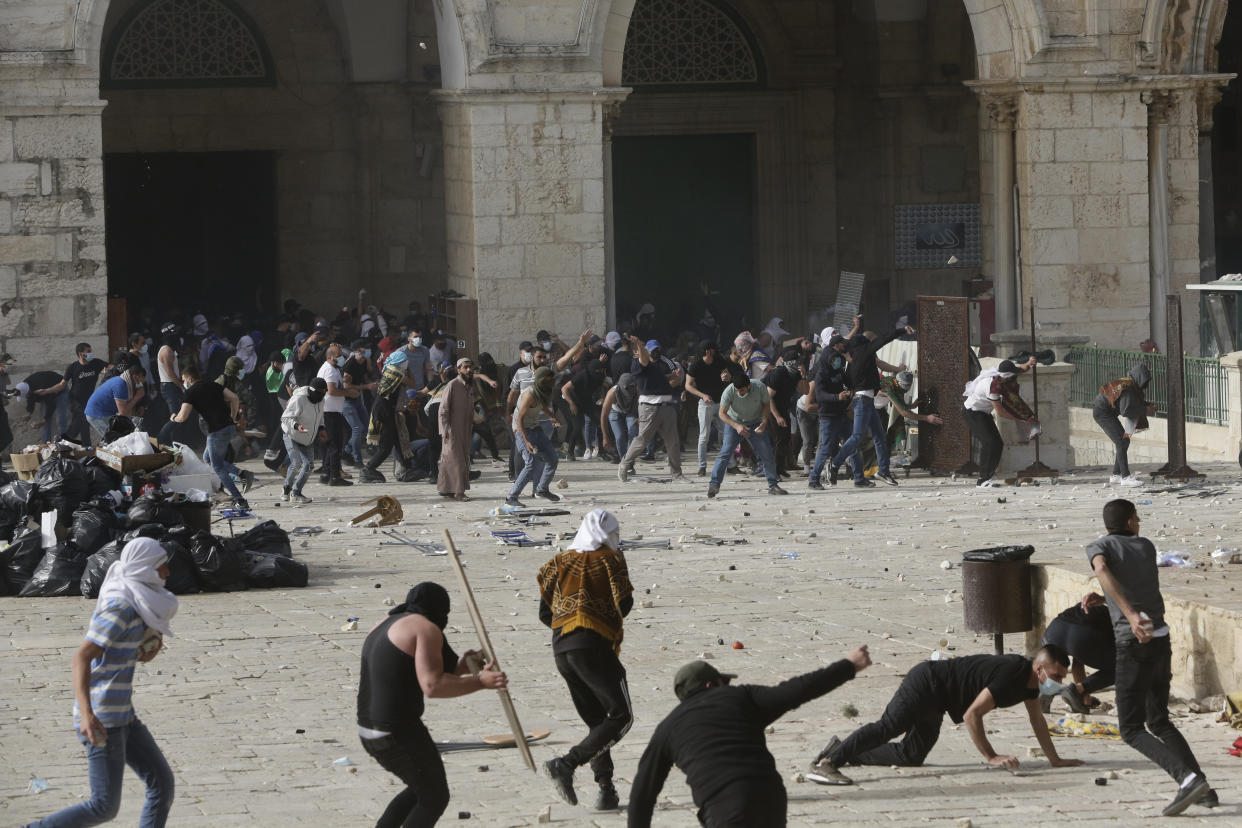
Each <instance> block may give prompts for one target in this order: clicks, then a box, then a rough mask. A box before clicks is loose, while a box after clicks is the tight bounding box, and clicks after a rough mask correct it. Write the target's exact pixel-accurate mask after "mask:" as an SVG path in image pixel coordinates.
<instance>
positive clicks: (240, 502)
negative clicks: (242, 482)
mask: <svg viewBox="0 0 1242 828" xmlns="http://www.w3.org/2000/svg"><path fill="white" fill-rule="evenodd" d="M233 508H234V509H241V510H242V511H244V512H249V511H250V504H249V503H247V502H246V498H244V497H235V498H233Z"/></svg>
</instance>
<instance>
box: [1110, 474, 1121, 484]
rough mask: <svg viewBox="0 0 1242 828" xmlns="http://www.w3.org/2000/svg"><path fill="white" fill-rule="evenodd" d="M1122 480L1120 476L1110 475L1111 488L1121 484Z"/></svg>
mask: <svg viewBox="0 0 1242 828" xmlns="http://www.w3.org/2000/svg"><path fill="white" fill-rule="evenodd" d="M1121 480H1122V477H1121V475H1119V474H1110V475H1109V476H1108V485H1110V486H1116V485H1117V484H1118V483H1120V482H1121Z"/></svg>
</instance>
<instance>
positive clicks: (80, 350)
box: [57, 342, 108, 445]
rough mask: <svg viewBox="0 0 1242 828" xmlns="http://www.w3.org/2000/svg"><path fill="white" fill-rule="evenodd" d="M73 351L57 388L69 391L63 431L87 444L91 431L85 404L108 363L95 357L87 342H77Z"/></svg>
mask: <svg viewBox="0 0 1242 828" xmlns="http://www.w3.org/2000/svg"><path fill="white" fill-rule="evenodd" d="M74 352H75V354H76V356H77V358H76V359H74V361H73V362H71V363H69V365H68V367H66V368H65V374H64V379H63V380H61V384H62V387H59V388H58V389H57V390H58V391H59V390H68V392H69V428H68V429H67V430H66V431H65V433H66V434H67V435H68V436H69V437H71V438H72V439H74V440H77V441H78V442H79V443H82V444H84V445H89V444H90V441H91V432H90V426H89V425H88V424H87V422H86V404H87V403H88V402H89V401H90V398H91V394H92V393H93V392H94V390H95V383H96V382H97V381H98V380H99V375H100V374H102V373H103V371H104V369H105V368H107V367H108V363H106V362H104V361H103V360H102V359H96V358H95V355H94V354H93V353H92V352H91V346H90V343H88V342H79V343H78V345H77V347H76V348H75V350H74Z"/></svg>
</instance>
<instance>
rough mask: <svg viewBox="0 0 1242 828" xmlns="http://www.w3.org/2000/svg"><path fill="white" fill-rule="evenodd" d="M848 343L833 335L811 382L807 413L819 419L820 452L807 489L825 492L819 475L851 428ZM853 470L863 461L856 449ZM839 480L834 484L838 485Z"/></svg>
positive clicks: (820, 358) (817, 453) (852, 461)
mask: <svg viewBox="0 0 1242 828" xmlns="http://www.w3.org/2000/svg"><path fill="white" fill-rule="evenodd" d="M845 345H846V340H845V338H844V337H841V336H833V337H832V338H831V339H830V340H829V341H828V344H827V346H826V347H825V348H824V352H823V353H822V354H820V357H819V360H818V362H817V363H816V365H817V368H816V372H815V379H814V380H813V381H812V382H811V387H810V390H809V391H808V392H807V396H808V397H809V398H810V401H809V402H808V403H807V410H808V411H812V412H815V413H816V414H818V416H819V451H818V452H816V454H815V464H814V465H813V466H812V467H811V479H810V481H809V482H808V483H807V486H808V488H811V489H823V488H824V486H823V484H822V483H821V482H820V476H821V475H822V474H823V471H824V464H825V463H826V462H827V461H828V458H829V457H831V456H833V455H834V454H836V451H837V446H838V445H840V443H842V442H843V441H844V440H845V439H846V438H847V437H849V433H850V429H851V428H852V425H851V423H850V417H849V413H848V412H849V405H850V404H849V399H850V397H851V395H852V394H853V392H852V391H850V389H849V386H848V385H847V384H846V376H845V369H846V367H847V366H846V361H845ZM849 461H850V466H851V468H856V467H858V466H860V465H861V464H862V458H861V457H860V456H859V453H858V450H857V449H855V450H854V452H853V454H851V455H850V458H849ZM836 482H837V481H836V478H835V477H833V478H832V484H833V485H834V486H835V485H836Z"/></svg>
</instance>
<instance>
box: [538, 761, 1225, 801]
mask: <svg viewBox="0 0 1242 828" xmlns="http://www.w3.org/2000/svg"><path fill="white" fill-rule="evenodd" d="M543 772H544V773H546V774H547V775H548V778H549V779H551V780H552V786H553V787H554V788H556V792H557V793H558V794H559V795H560V797H561V799H563V800H565V801H566V802H568V803H569V804H570V805H577V804H578V794H576V793H574V769H573V768H571V767H570V766H569V763H568V762H566V761H565V760H564V759H559V758H558V759H550V760H548V761H547V762H544V763H543ZM1204 784H1207V783H1206V782H1205V783H1204Z"/></svg>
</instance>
